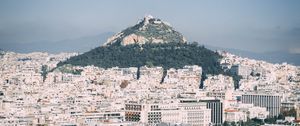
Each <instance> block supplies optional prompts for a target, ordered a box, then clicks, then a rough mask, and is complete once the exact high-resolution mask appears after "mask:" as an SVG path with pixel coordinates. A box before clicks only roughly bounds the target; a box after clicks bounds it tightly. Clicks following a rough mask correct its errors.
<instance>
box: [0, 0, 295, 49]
mask: <svg viewBox="0 0 300 126" xmlns="http://www.w3.org/2000/svg"><path fill="white" fill-rule="evenodd" d="M146 14H151V15H153V16H154V17H158V18H161V19H162V20H164V21H167V22H169V23H171V24H172V26H173V27H174V28H175V29H176V30H178V31H179V32H181V33H183V34H184V36H186V38H187V39H188V41H198V42H200V43H202V44H208V45H213V46H219V47H225V48H235V49H241V50H248V51H253V52H266V51H276V50H290V51H292V52H298V53H300V1H299V0H222V1H221V0H215V1H212V0H205V1H203V0H106V1H104V0H102V1H101V0H95V1H93V0H48V1H46V0H1V1H0V48H1V45H4V44H12V46H14V44H15V46H17V45H18V44H21V43H31V42H39V41H41V42H42V41H59V40H64V39H74V38H80V37H84V36H91V35H97V34H101V33H103V32H119V31H121V30H123V29H124V28H126V27H128V26H131V25H134V24H135V23H136V22H137V21H138V19H140V18H142V17H143V16H144V15H146Z"/></svg>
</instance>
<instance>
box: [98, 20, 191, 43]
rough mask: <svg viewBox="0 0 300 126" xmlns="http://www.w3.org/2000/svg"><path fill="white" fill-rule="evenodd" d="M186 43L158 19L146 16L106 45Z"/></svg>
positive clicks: (169, 26)
mask: <svg viewBox="0 0 300 126" xmlns="http://www.w3.org/2000/svg"><path fill="white" fill-rule="evenodd" d="M169 42H177V43H186V42H187V41H186V39H185V38H184V37H183V35H182V34H180V33H179V32H177V31H175V30H174V29H173V28H172V27H171V25H170V24H169V23H167V22H164V21H162V20H160V19H158V18H154V17H152V16H146V17H144V19H143V20H141V21H139V23H137V24H136V25H134V26H132V27H129V28H126V29H125V30H123V31H121V32H120V33H118V34H116V35H114V36H112V37H111V38H109V39H108V40H107V42H106V43H105V44H104V45H113V44H117V45H129V44H145V43H169Z"/></svg>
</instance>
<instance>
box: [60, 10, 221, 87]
mask: <svg viewBox="0 0 300 126" xmlns="http://www.w3.org/2000/svg"><path fill="white" fill-rule="evenodd" d="M159 22H160V23H159ZM160 34H162V35H160ZM133 36H134V37H133ZM141 38H142V39H141ZM158 40H160V41H158ZM221 58H222V56H220V55H219V54H218V53H217V52H214V51H211V50H209V49H207V48H205V47H204V46H199V45H198V43H187V42H186V40H185V39H184V37H183V36H182V34H180V33H179V32H177V31H174V30H173V28H172V27H171V26H170V25H166V24H165V23H164V22H162V21H161V20H160V19H157V18H153V17H149V16H147V17H145V18H144V20H142V21H141V22H139V23H138V24H137V25H135V26H133V27H129V28H127V29H125V30H123V31H122V32H120V33H118V34H116V35H114V36H113V37H112V38H110V39H108V41H107V42H106V43H105V44H104V45H103V46H100V47H97V48H95V49H92V50H90V51H88V52H86V53H83V54H81V55H78V56H74V57H71V58H69V59H67V60H66V61H63V62H60V63H59V64H58V68H59V67H63V66H65V65H74V66H88V65H94V66H98V67H102V68H111V67H116V66H118V67H123V68H124V67H138V68H139V67H141V66H144V65H146V66H149V67H152V66H161V67H163V68H164V75H166V70H168V69H169V68H182V67H183V66H185V65H199V66H201V67H202V70H203V71H202V72H203V73H202V75H203V77H202V78H203V79H205V75H206V74H221V73H223V70H222V69H221V67H220V64H219V61H220V59H221ZM138 70H139V69H138ZM138 73H139V72H138ZM163 79H164V77H163V78H162V81H163Z"/></svg>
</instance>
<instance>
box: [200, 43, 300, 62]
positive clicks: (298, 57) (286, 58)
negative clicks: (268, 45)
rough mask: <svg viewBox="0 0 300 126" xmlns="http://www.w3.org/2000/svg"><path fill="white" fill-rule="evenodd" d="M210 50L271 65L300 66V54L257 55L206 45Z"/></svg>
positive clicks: (280, 52) (282, 52)
mask: <svg viewBox="0 0 300 126" xmlns="http://www.w3.org/2000/svg"><path fill="white" fill-rule="evenodd" d="M205 47H207V48H208V49H211V50H221V51H227V52H229V53H232V54H234V55H237V56H241V57H244V58H249V59H255V60H263V61H266V62H270V63H278V64H281V63H285V62H286V63H288V64H292V65H297V66H300V54H292V53H289V52H288V51H273V52H264V53H255V52H250V51H244V50H239V49H231V48H222V47H216V46H210V45H205Z"/></svg>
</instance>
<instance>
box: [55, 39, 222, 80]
mask: <svg viewBox="0 0 300 126" xmlns="http://www.w3.org/2000/svg"><path fill="white" fill-rule="evenodd" d="M220 58H221V56H220V55H218V54H217V53H216V52H213V51H211V50H208V49H206V48H204V47H203V46H198V45H195V44H186V43H158V44H143V45H138V44H131V45H127V46H117V45H112V46H101V47H97V48H95V49H93V50H91V51H89V52H87V53H84V54H82V55H79V56H75V57H71V58H70V59H68V60H66V61H65V62H61V63H59V64H58V66H62V65H64V64H71V65H75V66H77V65H78V66H88V65H94V66H98V67H103V68H110V67H115V66H118V67H140V66H144V65H147V66H162V67H163V68H164V69H169V68H182V67H183V66H185V65H199V66H202V68H203V72H204V73H207V74H218V73H220V72H221V71H222V69H221V68H220V65H219V59H220Z"/></svg>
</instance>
